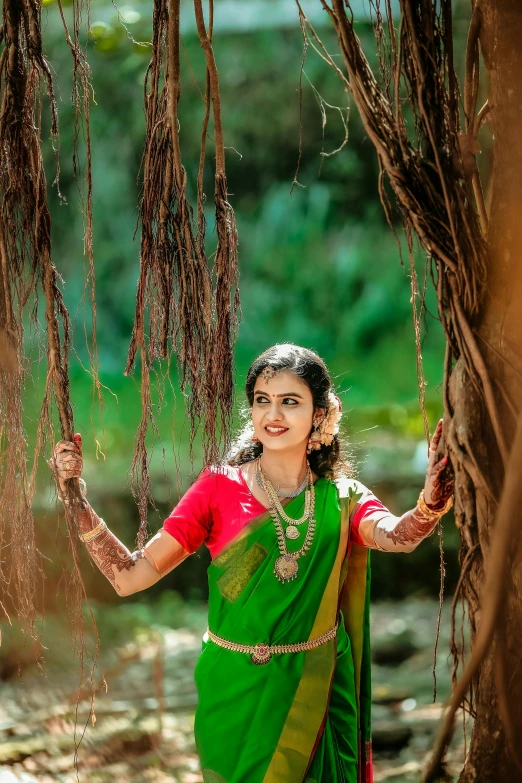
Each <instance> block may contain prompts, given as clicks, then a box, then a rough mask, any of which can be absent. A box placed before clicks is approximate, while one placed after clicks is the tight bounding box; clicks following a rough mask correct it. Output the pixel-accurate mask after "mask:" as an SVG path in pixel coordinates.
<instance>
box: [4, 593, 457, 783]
mask: <svg viewBox="0 0 522 783" xmlns="http://www.w3.org/2000/svg"><path fill="white" fill-rule="evenodd" d="M437 611H438V605H437V603H436V602H434V601H433V600H429V599H411V600H407V601H401V602H400V603H393V602H389V603H388V602H387V603H380V604H377V605H375V606H374V607H373V611H372V639H373V654H374V667H373V695H374V708H373V725H374V744H375V754H374V755H375V783H383V781H390V783H391V782H392V781H393V783H410V782H411V783H413V781H418V780H419V779H420V772H421V769H422V765H423V763H424V762H425V760H426V754H427V753H428V751H429V748H430V746H431V744H432V742H433V737H434V733H435V731H436V730H437V728H438V721H439V718H440V715H441V710H442V701H443V700H444V699H445V698H447V696H448V694H449V670H448V661H447V651H448V639H449V602H448V605H447V606H446V607H445V609H444V613H443V621H442V626H441V638H440V642H439V655H438V665H437V677H438V694H437V700H436V701H435V703H433V677H432V673H431V667H432V663H433V646H434V639H435V628H436V617H437ZM191 616H192V623H191V627H190V628H180V629H177V630H169V629H165V628H163V629H157V630H156V631H154V632H153V633H152V634H150V633H149V634H144V635H143V636H142V637H141V638H140V636H139V635H138V637H137V638H134V639H133V641H132V642H128V643H127V644H124V645H123V646H121V647H118V649H115V648H113V649H110V647H109V648H108V649H106V650H103V651H102V657H101V662H102V668H103V675H104V677H105V681H106V683H107V690H106V691H105V688H104V687H103V683H102V677H101V673H100V674H99V675H98V679H97V683H98V684H99V685H100V686H102V687H100V690H99V693H98V695H97V697H96V701H95V722H94V725H92V723H93V722H92V720H91V718H90V701H89V699H88V698H86V699H84V700H82V701H80V703H79V706H78V709H77V712H76V708H75V701H76V696H77V693H76V691H75V688H74V677H73V674H74V673H73V672H72V670H71V672H70V673H67V672H66V669H64V668H63V665H62V667H61V671H60V670H59V667H58V668H57V667H55V669H54V670H49V671H48V672H47V673H46V675H45V676H42V675H40V674H38V673H36V672H34V673H33V672H25V673H24V675H23V678H22V680H19V679H18V678H15V679H13V678H11V679H10V680H9V681H7V682H4V683H3V684H1V685H0V783H16V782H17V781H20V783H34V782H35V781H39V782H40V783H51V782H53V783H55V782H56V781H60V783H75V782H76V781H78V780H79V781H82V783H83V781H85V782H86V783H87V782H88V783H167V781H170V783H173V782H175V783H201V781H202V778H201V774H200V771H199V763H198V758H197V755H196V752H195V746H194V739H193V733H192V728H193V717H194V709H195V705H196V692H195V687H194V682H193V668H194V662H195V659H196V657H197V655H198V652H199V649H200V644H201V642H200V640H201V635H202V633H203V632H204V629H205V620H206V612H205V608H204V607H203V606H201V607H199V608H198V609H197V610H195V611H194V612H193V613H192V615H191ZM105 647H106V648H107V645H105ZM71 669H72V667H71ZM75 716H76V718H77V724H76V734H75ZM80 740H81V742H80ZM75 742H76V743H79V746H78V749H77V754H75ZM75 760H77V766H78V776H77V773H76V771H75ZM463 762H464V741H463V739H462V728H461V727H459V728H458V730H457V737H456V739H455V743H454V745H453V746H452V749H451V753H450V773H451V777H450V778H449V779H456V777H457V775H458V772H459V770H460V769H461V767H462V765H463Z"/></svg>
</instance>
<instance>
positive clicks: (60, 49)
mask: <svg viewBox="0 0 522 783" xmlns="http://www.w3.org/2000/svg"><path fill="white" fill-rule="evenodd" d="M44 5H45V6H46V7H45V10H44V17H45V41H46V49H47V52H48V55H49V59H50V62H51V65H52V67H53V70H54V73H55V81H56V85H57V89H58V94H59V112H60V138H61V143H60V162H61V172H60V192H61V195H62V197H61V198H60V197H59V193H58V188H57V187H56V185H53V184H52V183H53V179H54V172H55V168H56V164H55V153H54V150H53V149H52V146H51V143H50V141H47V140H46V141H45V154H46V167H47V172H48V182H49V187H48V193H49V200H50V205H51V212H52V218H53V247H54V261H55V264H56V266H57V268H58V270H59V272H60V274H61V275H62V276H63V280H64V285H63V290H64V296H65V300H66V303H67V305H68V307H69V310H70V313H71V315H72V317H73V320H74V324H75V327H74V349H75V350H74V352H73V354H72V356H71V396H72V400H73V402H74V408H75V421H76V429H77V430H78V431H79V432H81V433H82V436H83V441H84V453H85V478H86V480H87V483H88V487H89V498H90V499H91V502H92V503H93V505H94V506H95V507H96V508H97V510H98V512H99V513H100V514H101V515H102V516H103V517H104V518H105V519H106V520H107V521H108V522H109V524H110V525H111V527H112V528H113V529H114V530H115V531H116V532H117V533H118V534H120V535H121V537H122V538H123V539H124V540H125V541H126V543H127V544H129V545H132V541H133V539H134V537H135V534H136V530H137V524H138V514H137V510H136V508H135V506H134V502H133V499H132V496H131V492H130V487H129V475H128V470H129V466H130V463H131V458H132V451H133V442H134V436H135V432H136V429H137V426H138V422H139V417H140V395H139V375H137V376H135V377H131V378H126V377H124V376H123V369H124V366H125V360H126V353H127V348H128V343H129V338H130V334H131V328H132V323H133V316H134V304H135V292H136V282H137V277H138V263H139V259H138V255H139V235H138V236H136V237H135V231H136V222H137V203H138V198H139V184H138V177H139V166H140V158H141V154H142V149H143V142H144V110H143V80H144V75H145V70H146V67H147V64H148V62H149V57H150V46H149V45H148V44H146V43H145V42H147V41H149V40H150V37H151V13H150V10H151V9H150V4H149V3H143V2H128V3H126V4H125V5H118V6H117V7H116V5H114V4H112V3H110V2H98V0H94V1H93V2H92V4H91V39H90V44H89V62H90V66H91V68H92V102H91V138H92V166H93V187H94V190H93V205H94V257H95V266H96V300H97V308H98V346H99V356H100V377H101V381H102V383H103V384H104V386H105V387H106V389H105V390H104V403H105V410H104V412H103V416H101V412H100V410H99V408H98V406H97V405H96V403H95V401H94V395H93V386H92V381H91V378H90V376H89V373H88V372H87V371H86V369H85V368H88V366H89V359H88V353H87V349H86V344H87V341H88V339H89V336H90V309H89V297H90V294H89V292H88V291H85V290H84V266H85V263H86V262H85V259H84V258H83V218H82V214H81V208H80V206H81V205H80V198H79V192H78V186H77V184H76V182H75V180H74V176H73V170H72V162H71V161H72V145H73V137H74V133H75V130H74V112H73V109H72V107H71V100H70V96H71V89H72V81H71V74H72V61H71V54H70V52H69V50H68V48H67V46H66V45H65V42H64V36H63V29H62V28H61V23H60V19H59V12H58V7H57V4H56V2H54V1H53V0H45V2H44ZM319 6H320V4H318V3H315V2H309V3H305V5H304V8H305V9H307V10H309V11H310V18H311V20H312V21H313V23H314V24H315V25H316V27H317V30H318V33H319V34H320V36H321V38H322V40H323V42H324V44H325V46H326V48H327V49H328V51H330V52H331V53H332V55H333V57H334V59H335V60H336V62H338V63H339V64H340V63H341V59H340V55H339V53H338V51H339V50H338V46H337V42H336V38H335V35H334V33H333V31H332V29H331V27H330V25H329V22H328V18H327V15H326V14H325V13H324V12H323V11H322V10H321V9H320V7H319ZM64 7H65V12H66V14H67V15H68V18H69V20H70V15H71V8H70V6H68V5H67V4H64ZM182 10H183V16H182V32H183V48H182V92H181V101H180V125H181V127H180V133H181V145H182V151H183V163H184V165H185V167H186V169H187V173H188V182H189V190H190V192H191V194H192V195H193V193H194V185H195V178H196V172H197V165H198V155H199V139H200V128H201V120H202V116H203V102H202V99H201V93H202V92H203V90H204V77H205V71H204V57H203V52H202V49H201V47H200V44H199V40H198V38H197V36H196V34H195V27H194V22H193V18H192V4H191V3H190V2H186V3H183V4H182ZM216 20H217V21H216V29H215V34H214V48H215V54H216V59H217V64H218V69H219V76H220V85H221V100H222V112H223V117H224V131H225V143H226V145H227V176H228V189H229V193H230V194H231V195H230V201H231V203H232V205H233V207H234V210H235V214H236V219H237V225H238V231H239V251H240V289H241V300H242V311H243V317H242V323H241V328H240V332H239V338H238V341H237V346H236V374H237V389H238V393H237V399H236V404H237V408H238V409H239V408H240V407H241V405H243V404H244V395H243V384H244V379H245V375H246V371H247V369H248V366H249V364H250V362H251V361H252V360H253V359H254V358H255V356H256V355H257V354H258V353H259V352H260V351H262V350H263V349H265V348H266V347H268V346H269V345H271V344H273V343H275V342H283V341H292V342H296V343H299V344H302V345H305V346H307V347H310V348H312V349H314V350H316V351H318V353H319V354H320V355H321V356H322V357H323V358H324V359H325V361H326V362H327V364H328V366H329V368H330V369H331V373H332V377H333V378H334V382H335V386H336V388H337V391H338V393H339V394H340V396H341V398H342V400H343V405H344V411H345V414H344V432H345V435H346V437H347V439H348V441H349V444H350V448H351V450H352V452H353V456H354V462H355V464H356V467H357V472H358V476H359V478H360V480H362V481H363V482H365V483H366V484H368V485H369V486H370V487H371V488H372V489H374V491H376V492H377V494H379V496H380V497H381V498H382V499H383V501H384V502H386V503H387V504H388V505H389V506H390V508H391V509H392V510H393V511H394V512H395V513H402V512H403V511H404V510H406V509H407V508H409V507H411V506H412V505H414V503H415V500H416V497H417V494H418V492H419V490H420V488H421V487H422V485H423V482H424V471H425V464H426V453H427V443H426V440H425V437H424V430H423V422H422V417H421V414H420V410H419V403H418V391H417V380H416V364H415V340H414V328H413V318H412V306H411V302H410V299H411V287H410V284H411V281H410V270H409V264H408V258H407V254H405V253H404V263H403V262H402V260H401V254H400V252H399V248H398V246H397V242H396V239H395V238H394V236H393V233H392V231H391V230H390V228H389V226H388V225H387V224H386V221H385V217H384V213H383V209H382V207H381V204H380V202H379V199H378V193H377V178H378V168H377V161H376V155H375V151H374V148H373V146H372V144H371V143H370V141H369V139H368V138H367V137H366V135H365V132H364V129H363V128H362V125H361V122H360V120H359V117H358V115H357V111H356V110H355V108H352V107H350V98H349V96H348V94H347V93H346V92H345V91H344V89H343V85H342V83H341V82H340V80H339V79H338V78H337V77H336V75H335V74H334V72H333V71H332V69H331V68H329V67H328V66H327V65H326V64H325V62H324V61H323V60H322V59H321V58H320V57H319V56H317V54H316V53H315V52H314V51H313V50H312V48H311V47H308V49H307V51H306V58H305V64H304V72H303V76H302V108H301V118H300V94H299V93H300V90H299V81H300V66H301V60H302V57H303V39H302V36H301V31H300V28H299V24H298V14H297V10H296V7H295V6H294V4H293V3H291V2H290V3H289V2H278V1H277V0H266V1H265V2H262V3H258V2H252V3H249V4H237V3H227V2H221V3H218V4H217V6H216ZM357 30H358V33H359V35H360V37H361V39H362V40H363V42H364V43H365V45H366V50H367V51H368V52H374V50H375V45H374V43H373V42H372V38H373V33H372V31H371V27H370V25H369V23H368V18H367V17H365V16H364V15H363V14H362V13H361V18H360V20H359V21H358V22H357ZM456 30H457V36H458V34H459V25H458V18H457V19H456ZM457 51H460V49H459V47H457ZM328 104H329V105H328ZM331 107H334V108H331ZM335 107H338V108H335ZM347 111H349V113H350V117H349V141H348V143H347V144H346V145H345V146H344V147H343V148H342V149H341V150H340V152H338V153H337V154H334V155H330V156H323V155H322V154H321V153H322V152H325V153H331V152H332V151H333V150H336V149H337V148H338V147H340V146H341V145H342V142H343V139H344V136H345V131H344V126H343V120H342V116H344V115H346V112H347ZM323 112H324V121H323ZM300 124H301V127H302V130H301V132H300ZM209 133H210V136H212V127H210V130H209ZM300 133H301V136H302V156H301V159H300V162H299V170H298V172H297V175H296V169H297V164H298V160H299V138H300ZM43 135H44V138H45V137H46V135H47V134H46V132H44V134H43ZM82 136H83V130H82V129H80V164H81V165H83V163H84V154H85V149H84V146H83V142H82ZM212 155H213V145H212V141H209V148H208V156H207V163H206V175H205V176H206V193H207V218H208V249H209V253H211V252H212V251H213V249H214V242H215V232H214V228H213V222H214V217H213V199H212V194H213V165H212V163H213V161H212ZM294 176H296V179H297V183H298V184H296V185H295V187H294V188H293V190H292V182H293V180H294ZM291 191H292V192H291ZM395 218H396V230H397V233H398V236H399V239H400V241H401V242H402V239H401V237H402V233H401V229H400V222H399V220H398V216H395ZM403 251H404V247H403ZM416 263H417V271H418V274H419V285H420V287H421V288H422V283H423V275H424V259H423V256H422V254H418V257H417V259H416ZM426 305H427V308H426V311H425V312H424V315H423V328H422V356H423V363H424V371H425V374H426V408H427V413H428V418H429V424H430V429H431V431H433V428H434V426H435V424H436V422H437V420H438V418H439V417H440V416H441V415H442V393H441V382H442V374H443V370H442V363H443V353H444V336H443V333H442V328H441V325H440V323H439V321H438V318H437V317H436V313H437V308H436V301H435V296H434V292H433V290H432V287H431V283H430V281H428V288H427V296H426ZM164 369H165V368H162V371H164ZM44 372H45V369H44V363H42V364H41V365H40V368H39V370H37V368H36V365H35V372H34V375H33V377H34V381H35V384H34V388H32V389H28V392H27V405H26V411H27V413H28V430H29V432H30V430H31V421H32V419H33V418H34V415H35V412H36V411H38V409H39V404H40V403H39V400H40V396H41V389H42V381H43V377H44ZM171 375H172V381H173V385H172V388H170V387H169V385H168V384H167V387H166V392H165V397H164V399H163V400H162V401H160V398H159V397H158V395H156V405H155V412H156V414H157V423H158V427H159V432H160V433H161V442H159V441H157V440H155V439H154V438H153V437H152V435H151V438H150V446H151V473H152V479H153V494H154V498H155V501H156V503H157V509H156V510H154V509H152V510H151V513H150V517H149V522H150V530H151V531H154V530H156V529H157V528H158V527H159V526H160V525H161V523H162V520H163V518H164V517H165V516H166V515H167V514H168V512H169V511H170V509H171V508H172V507H173V505H174V504H175V502H176V500H177V498H178V496H179V494H180V492H182V491H183V490H184V489H185V488H186V487H187V485H188V483H189V482H190V481H191V480H192V479H193V478H194V476H195V475H197V473H198V472H199V470H200V469H201V467H202V465H201V451H200V449H199V448H198V447H197V446H198V444H196V452H195V460H194V462H193V463H191V462H190V460H189V454H188V428H187V426H186V420H185V412H184V401H183V398H182V396H181V394H180V393H179V392H178V391H176V392H174V391H173V389H177V381H176V377H175V370H173V371H172V373H171ZM238 421H239V419H238ZM97 442H98V444H99V447H97ZM41 476H42V478H41V484H40V492H39V495H38V498H37V504H38V514H39V520H40V521H39V536H40V538H41V547H42V551H43V552H44V553H45V555H46V556H47V557H49V558H50V560H49V561H48V562H47V564H46V566H45V568H46V572H47V573H49V572H53V569H55V568H56V570H57V573H59V569H60V568H61V564H60V563H59V562H58V560H57V558H56V557H55V553H56V546H57V540H58V539H60V537H61V536H63V535H64V533H63V527H62V528H60V527H58V528H57V526H56V511H55V503H54V491H53V487H52V482H51V480H50V477H49V475H48V473H45V472H43V471H42V474H41ZM444 531H445V545H446V560H447V581H448V587H449V588H450V589H451V586H452V585H453V584H454V583H455V578H456V574H457V568H458V566H457V559H456V551H457V547H458V536H457V533H456V530H455V529H454V525H453V521H452V518H451V516H450V515H448V516H447V517H446V518H445V521H444ZM58 546H59V541H58ZM206 558H207V556H206V554H205V552H204V551H203V552H201V553H199V554H198V555H197V556H196V557H193V558H190V560H189V561H187V562H186V563H185V564H183V566H182V567H181V568H180V569H178V570H176V572H174V573H173V574H172V575H171V576H169V577H167V579H165V580H162V582H161V583H160V584H159V585H157V586H156V587H155V588H153V589H152V590H151V591H149V592H148V594H147V595H146V596H143V600H145V601H147V600H154V598H155V594H156V593H158V592H161V591H163V590H165V589H166V588H174V589H176V590H179V591H180V592H181V593H182V595H184V596H185V597H189V598H193V599H200V598H204V597H205V595H206V592H205V591H206V578H205V568H206V563H207V559H206ZM85 575H86V580H87V582H88V590H89V593H90V595H92V596H93V597H95V598H97V599H99V600H102V601H113V600H115V596H114V594H113V591H112V589H111V588H110V586H109V585H108V584H105V580H103V579H102V578H100V576H99V575H98V574H97V572H95V571H93V570H92V569H90V568H86V569H85ZM438 588H439V552H438V540H437V537H435V538H431V539H429V541H428V542H426V543H425V544H424V545H423V546H421V547H420V548H419V549H418V550H417V551H416V552H415V553H414V554H413V555H411V556H400V555H398V556H394V557H389V556H382V555H380V554H379V553H377V554H376V555H375V557H374V584H373V591H374V592H373V594H374V597H375V598H380V597H383V596H394V597H397V598H399V597H401V596H404V595H411V594H412V593H419V594H422V593H430V594H433V595H434V594H437V593H438ZM53 595H54V592H53V591H51V595H49V596H48V597H47V600H48V601H49V602H50V604H53V598H52V596H53ZM140 598H141V597H140ZM134 600H135V599H134ZM48 608H52V607H51V606H49V607H48Z"/></svg>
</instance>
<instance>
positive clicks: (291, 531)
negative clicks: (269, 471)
mask: <svg viewBox="0 0 522 783" xmlns="http://www.w3.org/2000/svg"><path fill="white" fill-rule="evenodd" d="M306 479H307V483H308V487H310V484H311V481H312V478H311V471H310V466H308V467H307V471H306ZM256 480H257V481H258V484H259V485H260V486H261V487H262V488H263V490H264V491H265V493H266V495H267V496H268V499H269V500H270V501H271V504H273V505H274V506H275V508H276V510H277V513H278V514H279V516H280V517H282V519H283V520H284V521H285V522H286V523H287V525H289V527H287V529H286V537H287V538H292V539H293V538H298V536H299V530H297V528H296V527H295V525H302V524H303V522H306V521H307V520H308V519H309V517H310V489H309V488H308V490H307V491H306V492H305V507H304V514H303V516H302V517H301V518H300V519H292V517H289V516H288V514H286V512H285V510H284V508H283V506H282V505H281V501H280V500H279V496H278V494H277V490H276V489H275V487H274V485H273V484H272V482H271V481H270V479H269V478H268V476H267V475H266V473H265V472H264V470H263V469H262V467H261V459H260V458H259V457H258V458H257V460H256ZM265 482H266V484H265ZM267 486H268V491H267Z"/></svg>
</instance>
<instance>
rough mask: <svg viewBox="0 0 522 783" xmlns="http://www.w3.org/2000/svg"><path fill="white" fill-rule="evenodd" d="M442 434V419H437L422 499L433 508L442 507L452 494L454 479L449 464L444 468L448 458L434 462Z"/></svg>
mask: <svg viewBox="0 0 522 783" xmlns="http://www.w3.org/2000/svg"><path fill="white" fill-rule="evenodd" d="M441 435H442V419H440V420H439V423H438V424H437V428H436V429H435V433H434V435H433V439H432V441H431V443H430V450H429V459H428V469H427V471H426V482H425V484H424V500H425V502H426V503H427V504H428V506H433V507H434V508H438V507H442V506H443V505H444V504H445V503H446V501H447V500H448V499H449V498H450V497H451V495H452V494H453V489H454V485H455V479H454V476H453V471H452V470H451V466H449V469H448V470H445V468H446V466H447V465H448V458H447V457H443V458H442V459H441V460H439V461H438V462H435V455H436V452H437V447H438V445H439V441H440V438H441Z"/></svg>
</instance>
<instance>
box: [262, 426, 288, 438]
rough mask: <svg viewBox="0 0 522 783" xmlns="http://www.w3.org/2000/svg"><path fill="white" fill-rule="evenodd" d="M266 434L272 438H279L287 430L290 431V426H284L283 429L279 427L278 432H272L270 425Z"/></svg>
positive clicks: (266, 429)
mask: <svg viewBox="0 0 522 783" xmlns="http://www.w3.org/2000/svg"><path fill="white" fill-rule="evenodd" d="M278 429H279V428H278ZM265 432H266V434H267V435H268V436H269V437H271V438H279V436H280V435H284V434H285V432H288V427H284V428H282V429H279V431H278V432H270V430H269V429H268V427H265Z"/></svg>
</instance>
